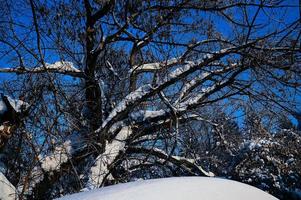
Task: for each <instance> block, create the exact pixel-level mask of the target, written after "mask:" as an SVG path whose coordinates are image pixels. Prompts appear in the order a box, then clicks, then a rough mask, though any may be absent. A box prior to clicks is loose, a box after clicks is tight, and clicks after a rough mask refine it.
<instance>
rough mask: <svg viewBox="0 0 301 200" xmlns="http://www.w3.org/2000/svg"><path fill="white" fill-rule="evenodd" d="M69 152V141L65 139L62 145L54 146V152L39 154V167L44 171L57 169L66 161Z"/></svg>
mask: <svg viewBox="0 0 301 200" xmlns="http://www.w3.org/2000/svg"><path fill="white" fill-rule="evenodd" d="M70 153H71V141H70V140H67V141H66V142H64V143H63V144H62V145H59V146H57V147H55V149H54V152H53V153H52V154H51V155H48V156H46V157H44V158H43V157H42V156H41V155H40V156H39V158H40V160H41V167H42V168H43V169H44V170H45V171H54V170H58V169H59V167H60V165H61V164H62V163H65V162H67V161H68V156H69V155H70Z"/></svg>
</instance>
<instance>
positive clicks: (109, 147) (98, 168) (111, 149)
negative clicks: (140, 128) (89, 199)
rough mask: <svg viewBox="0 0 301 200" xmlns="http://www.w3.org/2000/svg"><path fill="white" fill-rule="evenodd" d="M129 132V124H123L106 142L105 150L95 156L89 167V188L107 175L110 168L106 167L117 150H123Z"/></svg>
mask: <svg viewBox="0 0 301 200" xmlns="http://www.w3.org/2000/svg"><path fill="white" fill-rule="evenodd" d="M131 133H132V130H131V128H130V127H129V126H125V127H123V128H122V129H121V130H120V131H119V133H118V134H117V135H116V137H115V138H114V140H113V141H112V142H111V143H108V142H107V144H106V147H105V152H104V153H103V154H101V155H99V156H98V157H97V158H96V163H95V165H94V166H93V167H91V174H90V178H89V182H88V184H87V185H88V187H89V188H97V187H99V186H100V185H101V184H102V182H103V180H104V178H105V177H106V176H107V175H109V173H110V170H109V169H108V167H109V166H110V164H112V163H113V162H114V160H115V158H116V157H117V156H118V154H119V152H120V151H122V150H124V147H125V140H126V139H127V138H128V137H129V135H130V134H131ZM108 178H111V177H108Z"/></svg>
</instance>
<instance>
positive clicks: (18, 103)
mask: <svg viewBox="0 0 301 200" xmlns="http://www.w3.org/2000/svg"><path fill="white" fill-rule="evenodd" d="M7 100H8V101H9V103H10V105H11V106H12V107H13V108H14V110H15V111H16V112H21V111H24V110H26V109H27V108H28V107H29V104H28V103H26V102H24V101H22V100H19V99H12V98H11V97H9V96H7Z"/></svg>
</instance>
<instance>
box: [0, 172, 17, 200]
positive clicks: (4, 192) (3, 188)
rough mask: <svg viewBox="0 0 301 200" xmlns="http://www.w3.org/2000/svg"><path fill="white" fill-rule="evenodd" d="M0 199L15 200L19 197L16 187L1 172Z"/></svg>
mask: <svg viewBox="0 0 301 200" xmlns="http://www.w3.org/2000/svg"><path fill="white" fill-rule="evenodd" d="M0 199H1V200H15V199H17V195H16V189H15V187H14V186H13V185H12V184H11V183H10V182H9V181H8V180H7V178H6V177H5V176H4V175H3V174H2V173H1V172H0Z"/></svg>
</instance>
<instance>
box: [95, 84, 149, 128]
mask: <svg viewBox="0 0 301 200" xmlns="http://www.w3.org/2000/svg"><path fill="white" fill-rule="evenodd" d="M152 89H153V88H152V86H151V85H150V84H147V85H143V86H141V87H140V88H138V89H137V90H135V91H134V92H131V93H130V94H129V95H127V96H126V97H125V98H124V99H123V100H122V101H121V102H120V103H118V105H117V106H116V107H115V108H114V109H113V110H112V112H111V113H110V114H109V116H108V118H107V119H106V120H105V121H104V122H103V125H102V128H103V127H105V126H106V125H107V123H108V122H109V121H111V120H112V119H113V118H114V117H116V116H117V115H118V113H121V112H123V111H125V110H126V109H127V106H128V105H129V104H133V103H135V102H136V101H138V100H140V99H141V98H143V96H145V95H147V94H148V93H149V92H150V91H151V90H152ZM98 131H100V129H99V130H96V132H98Z"/></svg>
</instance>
